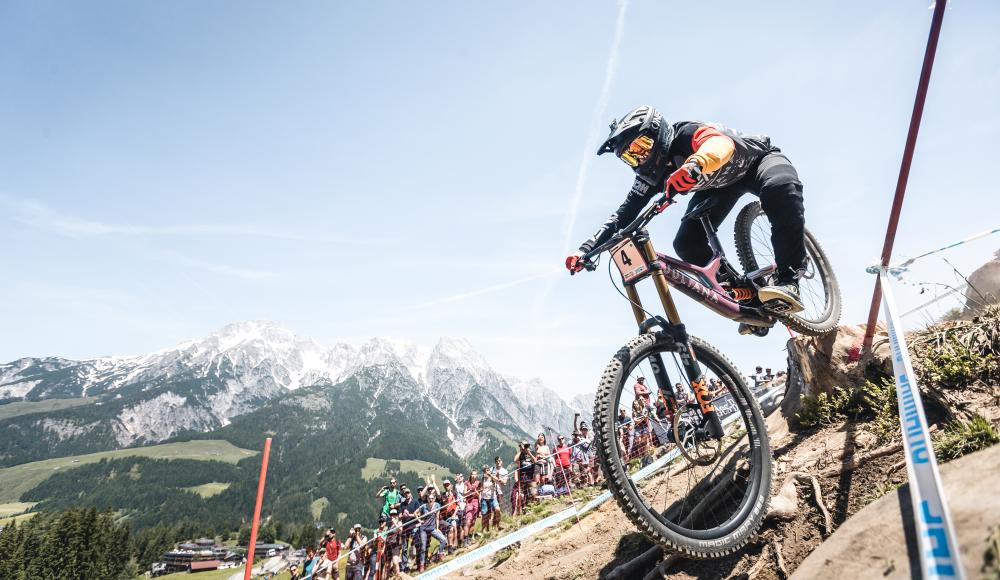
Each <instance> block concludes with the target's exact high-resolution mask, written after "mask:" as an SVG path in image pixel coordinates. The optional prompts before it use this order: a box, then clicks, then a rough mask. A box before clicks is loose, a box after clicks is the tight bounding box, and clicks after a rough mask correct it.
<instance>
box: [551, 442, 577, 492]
mask: <svg viewBox="0 0 1000 580" xmlns="http://www.w3.org/2000/svg"><path fill="white" fill-rule="evenodd" d="M556 441H557V442H558V443H557V444H556V448H555V462H556V473H555V476H556V477H555V480H556V493H569V474H570V470H571V469H572V464H571V463H570V455H571V454H572V452H573V450H572V449H570V448H569V445H566V438H565V437H563V436H562V435H560V436H559V437H558V438H557V439H556Z"/></svg>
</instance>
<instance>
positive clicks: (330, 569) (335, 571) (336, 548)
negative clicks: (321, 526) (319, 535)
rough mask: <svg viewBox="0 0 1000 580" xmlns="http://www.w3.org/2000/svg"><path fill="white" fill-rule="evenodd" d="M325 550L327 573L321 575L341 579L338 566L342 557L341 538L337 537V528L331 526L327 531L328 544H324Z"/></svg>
mask: <svg viewBox="0 0 1000 580" xmlns="http://www.w3.org/2000/svg"><path fill="white" fill-rule="evenodd" d="M324 550H325V556H324V558H325V566H326V574H324V575H322V576H319V577H320V578H331V579H332V580H340V569H339V568H337V560H339V559H340V540H338V539H337V530H335V529H333V528H330V529H328V530H327V531H326V545H325V546H324ZM320 571H322V569H321V570H320Z"/></svg>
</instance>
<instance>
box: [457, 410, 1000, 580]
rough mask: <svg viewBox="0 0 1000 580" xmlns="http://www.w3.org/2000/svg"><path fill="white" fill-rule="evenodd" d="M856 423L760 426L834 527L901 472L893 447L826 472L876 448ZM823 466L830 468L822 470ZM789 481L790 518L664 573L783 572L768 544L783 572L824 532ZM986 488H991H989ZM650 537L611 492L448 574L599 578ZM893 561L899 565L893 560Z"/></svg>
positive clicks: (782, 470) (777, 421)
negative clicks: (816, 486)
mask: <svg viewBox="0 0 1000 580" xmlns="http://www.w3.org/2000/svg"><path fill="white" fill-rule="evenodd" d="M864 427H865V424H864V423H860V424H855V423H847V424H844V425H840V426H836V427H830V428H826V429H823V430H820V431H816V432H810V433H807V434H802V433H790V432H789V430H788V425H787V423H786V422H785V420H784V419H783V418H782V416H781V414H780V413H777V412H776V413H774V414H773V415H772V416H771V417H770V418H769V419H768V431H769V433H770V434H771V446H772V450H773V452H774V458H775V467H776V476H775V486H774V489H775V492H777V490H778V489H779V488H780V487H781V484H782V482H783V481H784V480H785V478H786V475H787V474H789V473H792V472H806V473H809V474H816V475H817V476H818V481H819V483H820V486H821V489H822V494H823V502H824V505H825V506H826V508H827V510H829V513H830V515H831V517H832V520H833V525H834V528H835V529H836V528H838V527H840V525H841V524H843V523H844V522H845V521H847V519H848V518H849V517H850V516H852V515H854V514H855V513H857V512H858V511H860V510H861V509H862V508H864V507H865V506H867V505H868V504H870V503H872V502H874V501H875V500H876V499H878V498H880V497H882V496H884V495H886V494H887V493H889V492H893V491H895V489H896V488H897V487H898V486H899V485H901V484H902V483H903V482H904V481H905V479H906V469H905V467H904V465H903V462H902V461H903V455H902V452H901V451H898V450H897V451H895V452H893V453H890V454H887V455H884V456H882V457H879V458H877V459H873V460H871V461H867V462H864V463H863V464H862V465H860V466H859V467H858V468H857V469H854V470H848V471H846V472H844V473H842V474H841V473H836V474H833V473H832V472H835V471H839V470H840V468H841V466H842V465H846V464H849V463H850V462H851V461H852V460H854V459H856V458H857V457H858V456H861V455H864V454H867V453H870V452H872V451H873V450H875V449H876V448H878V449H884V447H882V446H880V445H879V444H877V442H876V441H875V438H874V436H873V435H871V434H870V433H868V432H867V431H865V429H864ZM992 457H995V458H1000V447H998V448H996V455H992V456H991V458H992ZM992 467H994V469H993V473H1000V472H998V471H997V470H996V469H995V467H996V462H995V461H994V464H993V465H992ZM823 472H829V473H830V474H829V475H825V476H824V475H822V474H823ZM985 481H988V478H980V484H981V485H984V483H983V482H985ZM797 486H798V503H797V510H796V511H795V512H794V518H793V519H791V520H790V521H776V520H769V521H767V522H765V525H764V527H763V528H762V530H761V531H760V533H759V534H758V535H757V537H756V538H755V539H754V540H753V541H752V542H751V543H750V544H749V545H748V546H747V547H745V548H744V549H743V550H741V551H739V552H738V553H736V554H734V555H731V556H729V557H727V558H723V559H718V560H711V561H708V560H701V561H699V560H683V559H682V560H679V561H677V562H676V563H674V564H673V565H671V567H670V568H669V570H668V573H667V576H666V577H668V578H679V579H683V578H701V579H714V578H741V577H742V578H745V577H747V574H748V572H750V569H751V567H754V564H758V562H759V561H760V560H761V559H762V558H763V559H765V561H763V562H759V565H758V566H757V567H756V568H755V570H754V571H753V577H754V578H755V579H762V580H771V579H774V580H779V579H780V580H784V578H785V576H784V574H782V573H781V572H780V571H779V567H778V565H777V557H776V550H780V557H781V560H782V562H783V565H784V567H785V569H786V570H787V572H788V573H789V574H791V573H793V572H795V570H796V569H797V568H799V566H800V565H802V563H803V561H804V560H806V558H807V556H809V555H810V553H812V552H813V551H814V550H816V549H817V547H818V546H819V545H820V544H821V543H822V542H823V540H824V539H825V537H824V536H825V533H824V521H823V517H822V515H821V514H820V511H819V510H818V509H817V506H816V504H815V501H814V498H813V497H812V488H811V486H809V485H802V484H797ZM989 490H990V492H992V488H989ZM984 493H985V492H984ZM885 502H889V500H885ZM885 517H886V518H892V517H895V520H889V519H887V521H895V522H898V521H899V516H898V514H896V515H895V516H893V515H886V516H885ZM887 527H892V528H894V529H897V530H898V529H899V526H898V525H896V526H893V525H889V524H887ZM650 545H651V544H650V543H649V542H648V540H646V538H645V537H644V536H642V535H640V534H638V533H637V532H636V531H635V528H634V527H633V526H632V525H631V524H630V523H629V521H628V520H627V519H626V518H625V516H624V515H623V514H622V512H621V511H620V510H619V508H618V506H617V504H615V503H614V501H613V500H612V501H609V502H607V503H605V504H604V505H603V506H601V507H600V508H599V509H597V510H595V511H594V512H593V513H591V514H589V515H587V516H586V517H584V518H583V519H582V520H581V522H580V523H579V524H575V525H572V526H570V527H562V528H560V527H557V528H555V529H553V530H550V531H548V532H546V533H543V534H539V535H537V536H535V537H533V538H531V539H528V540H526V541H525V542H523V543H522V544H521V545H520V546H518V547H516V549H514V550H513V553H510V552H507V553H506V554H503V557H500V558H492V559H490V558H488V559H486V560H483V561H481V562H479V563H478V564H476V565H473V566H471V567H468V568H466V569H465V570H462V571H460V572H457V573H455V574H453V575H451V576H450V577H452V578H459V577H465V578H544V579H578V578H604V577H606V576H607V575H608V573H609V572H611V571H612V570H613V569H614V568H615V567H616V566H618V565H619V564H621V563H623V562H625V561H627V560H629V559H631V558H632V557H634V556H636V555H638V554H640V553H642V552H643V551H645V550H646V549H647V548H649V547H650ZM903 553H904V554H905V552H903ZM846 557H849V554H841V555H839V556H837V557H836V558H834V559H833V561H834V562H836V560H837V559H840V558H846ZM504 558H505V559H504ZM893 558H898V556H893ZM980 561H981V560H980ZM873 566H875V564H873ZM878 566H881V567H880V568H879V569H878V570H877V573H878V575H881V574H882V573H883V572H884V571H885V569H886V566H884V565H881V564H879V565H878ZM878 566H876V567H878ZM896 566H897V568H900V569H902V567H901V566H900V564H899V563H898V562H897V564H896ZM800 576H801V575H799V576H796V577H800ZM638 577H641V575H639V576H638ZM805 577H811V576H805ZM831 577H833V576H831ZM899 577H902V576H899Z"/></svg>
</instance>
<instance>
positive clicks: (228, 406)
mask: <svg viewBox="0 0 1000 580" xmlns="http://www.w3.org/2000/svg"><path fill="white" fill-rule="evenodd" d="M357 376H363V377H364V380H362V381H361V383H362V384H363V385H365V388H366V389H368V391H367V396H368V397H370V399H371V401H372V402H373V405H374V401H376V400H378V399H379V398H380V397H385V396H391V397H396V398H399V399H400V400H401V401H408V400H409V401H414V400H420V401H426V402H427V403H428V404H430V405H431V406H433V407H434V408H436V409H437V410H439V411H440V412H441V414H443V415H444V416H445V417H447V418H448V420H449V422H450V425H449V426H448V427H449V429H448V431H447V433H448V437H449V439H450V443H451V447H452V450H453V451H455V452H456V453H457V454H458V455H459V456H462V457H469V456H471V455H472V454H474V453H476V452H477V451H479V450H480V448H481V447H482V446H483V444H484V443H485V441H486V439H487V437H486V435H485V434H484V433H482V432H481V429H480V427H481V425H483V424H484V422H486V423H489V422H492V423H495V424H500V425H504V426H507V427H510V428H513V429H514V431H511V432H508V433H507V435H508V436H509V435H510V434H511V433H513V432H521V433H520V435H522V436H523V435H525V434H531V435H532V436H533V435H534V434H536V433H538V432H541V431H546V430H548V431H549V432H552V431H557V432H562V433H568V432H570V431H571V430H572V421H573V414H574V413H575V412H577V411H579V412H581V413H583V414H584V416H585V417H589V409H588V408H582V409H581V408H577V407H576V406H575V405H574V404H573V403H570V402H567V401H565V400H563V399H562V398H561V397H559V395H558V394H556V393H555V392H553V391H551V390H550V389H547V388H546V387H545V386H544V385H543V384H542V383H541V382H540V381H538V380H537V379H535V380H530V381H521V380H518V379H515V378H511V377H505V376H503V375H501V374H500V373H498V372H497V371H495V370H494V369H493V368H492V367H491V366H490V364H489V363H488V362H487V361H486V360H485V358H483V357H482V356H481V355H480V354H479V353H478V352H476V351H475V349H474V348H473V347H472V345H471V344H469V342H468V341H465V340H462V339H454V338H442V339H440V340H439V341H438V342H437V344H436V345H434V347H432V348H426V347H424V346H422V345H417V344H413V343H409V342H405V341H400V340H394V339H388V338H373V339H371V340H369V341H367V342H365V343H363V344H360V345H357V346H355V345H351V344H346V343H338V344H335V345H333V346H332V347H326V346H323V345H321V344H319V343H318V342H316V341H315V340H313V339H310V338H304V337H301V336H298V335H296V334H295V333H294V332H292V331H291V330H289V329H287V328H284V327H282V326H279V325H277V324H274V323H270V322H262V321H252V322H241V323H236V324H231V325H228V326H226V327H224V328H222V329H220V330H219V331H217V332H215V333H212V334H210V335H209V336H207V337H204V338H200V339H195V340H189V341H186V342H183V343H181V344H179V345H177V346H176V347H173V348H168V349H164V350H160V351H156V352H152V353H148V354H144V355H138V356H128V357H104V358H98V359H91V360H83V361H74V360H69V359H64V358H58V357H48V358H23V359H19V360H17V361H13V362H11V363H8V364H4V365H0V404H2V403H3V402H5V401H6V402H9V401H13V400H44V399H50V398H75V397H83V396H87V397H99V398H100V401H101V402H100V403H98V405H101V406H102V408H101V410H100V411H96V410H95V409H94V408H89V409H87V410H81V409H73V410H68V411H61V412H57V413H53V414H50V415H49V414H47V415H45V416H33V417H28V418H25V417H20V418H18V419H19V421H17V422H16V428H15V430H16V431H17V432H18V434H19V435H20V436H22V437H23V436H32V435H35V436H41V437H47V438H51V439H52V440H54V442H55V443H60V442H65V441H66V440H68V439H73V438H79V437H84V438H86V437H88V436H90V437H97V435H98V434H100V436H99V439H100V440H101V442H102V443H101V444H100V445H96V447H102V446H104V447H109V448H114V447H126V446H130V445H136V444H148V443H155V442H158V441H163V440H165V439H169V438H171V437H174V436H176V435H178V434H180V433H184V432H188V431H196V432H205V431H211V430H213V429H217V428H220V427H223V426H225V425H227V424H229V423H230V422H231V421H232V420H233V419H234V418H235V417H238V416H241V415H243V414H246V413H248V412H251V411H254V410H256V409H258V408H261V407H262V406H263V405H264V404H266V403H267V402H269V401H273V400H276V399H280V398H282V397H287V396H289V395H290V393H292V392H295V391H297V390H299V389H301V388H303V387H307V386H316V385H329V386H330V388H336V385H338V384H340V383H342V382H344V381H345V380H347V379H349V378H351V377H357ZM5 423H10V422H2V421H0V433H2V432H3V431H4V430H8V431H9V430H10V428H12V427H15V426H13V425H10V424H5ZM470 428H471V429H470ZM4 455H10V453H4V450H0V458H2V457H3V456H4Z"/></svg>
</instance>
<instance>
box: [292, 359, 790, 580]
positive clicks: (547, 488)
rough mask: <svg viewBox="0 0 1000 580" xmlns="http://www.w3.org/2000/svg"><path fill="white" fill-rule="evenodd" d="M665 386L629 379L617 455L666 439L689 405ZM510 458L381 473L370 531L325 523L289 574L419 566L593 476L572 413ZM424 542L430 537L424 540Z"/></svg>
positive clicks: (644, 452)
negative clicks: (413, 482) (401, 476)
mask: <svg viewBox="0 0 1000 580" xmlns="http://www.w3.org/2000/svg"><path fill="white" fill-rule="evenodd" d="M783 374H784V373H783V372H779V373H778V375H773V374H771V369H767V372H766V373H765V372H764V371H763V370H762V369H761V367H757V369H756V372H755V373H754V374H753V375H751V379H752V381H753V385H754V391H755V392H758V393H759V392H761V391H763V390H766V389H767V388H769V387H770V385H771V384H772V382H773V381H774V380H775V379H776V378H777V377H780V376H782V375H783ZM706 386H707V387H708V391H709V393H710V394H711V395H712V397H713V399H715V403H716V405H717V408H719V409H720V410H721V412H723V414H726V413H728V412H732V411H735V408H733V410H732V411H729V410H728V407H727V401H726V397H729V398H730V399H731V396H730V395H729V394H728V390H727V389H726V387H725V385H724V384H723V383H722V382H721V381H719V380H718V379H710V380H709V382H708V384H707V385H706ZM674 388H675V392H676V393H677V394H678V396H679V400H677V401H676V402H671V403H668V402H667V400H666V399H665V398H664V397H663V396H662V395H660V394H659V393H657V395H656V396H654V395H653V392H652V391H651V389H650V387H649V386H648V385H647V384H646V380H645V378H644V377H639V378H638V379H637V380H636V382H635V384H634V385H633V387H632V393H633V396H634V397H633V399H632V404H631V413H629V410H628V409H627V408H626V407H627V406H628V405H623V406H622V407H621V408H620V409H619V413H618V416H617V418H616V422H615V427H616V429H617V432H618V446H619V449H618V450H619V453H620V455H621V456H622V457H623V458H625V460H626V461H632V460H636V459H638V460H640V461H641V463H642V464H643V465H646V464H648V463H649V462H650V461H652V457H653V454H654V452H655V450H656V449H658V448H662V447H663V444H666V443H667V442H668V441H672V437H673V435H672V424H673V420H674V414H675V413H683V412H685V409H688V408H695V407H697V402H696V400H695V397H694V394H693V392H692V391H691V390H690V389H689V388H687V387H685V386H683V385H681V383H677V384H676V385H675V387H674ZM729 402H732V401H731V400H730V401H729ZM512 459H513V464H512V465H511V469H509V470H508V469H507V467H505V466H504V461H503V458H501V457H500V456H497V457H495V458H494V460H493V464H492V465H483V466H482V469H481V470H477V469H472V470H471V471H470V472H469V475H468V477H467V478H466V476H465V475H464V474H461V473H460V474H458V475H456V476H455V477H454V481H451V480H450V479H445V480H443V481H442V482H441V484H440V486H439V485H438V484H437V482H436V478H434V477H433V476H430V477H428V478H426V480H425V481H424V482H423V483H424V484H423V485H422V486H420V487H417V488H416V489H415V490H412V489H410V488H409V487H408V486H407V485H405V484H403V485H399V483H398V482H397V481H396V479H395V478H392V479H390V480H389V482H388V484H387V485H384V486H382V488H381V489H379V491H378V492H377V493H376V499H378V500H379V501H380V504H379V511H378V514H379V517H378V522H379V523H378V529H376V530H375V531H374V533H373V534H372V537H371V538H369V537H367V536H366V535H365V532H364V530H363V529H362V527H361V525H360V524H356V525H354V527H352V528H351V530H350V531H349V535H348V538H347V540H346V541H344V542H343V543H342V542H341V541H340V540H338V538H337V533H336V531H335V530H333V529H332V528H331V529H329V530H327V531H326V532H325V535H324V538H323V540H322V541H321V542H320V544H319V549H318V550H317V549H315V548H314V547H312V546H310V547H308V548H307V554H306V560H305V562H304V563H303V564H302V569H301V570H299V569H296V571H295V573H293V580H313V579H314V578H315V579H337V580H339V570H338V567H337V562H338V560H339V559H341V557H342V556H341V551H342V550H345V551H346V556H345V557H346V560H347V562H346V569H345V575H346V579H345V580H384V579H387V578H392V577H397V576H398V575H399V573H400V572H418V573H419V572H423V571H424V570H425V569H426V567H427V565H428V564H429V563H434V562H440V561H442V560H443V559H444V558H446V557H447V556H448V555H451V554H454V552H455V551H456V550H457V549H459V548H463V547H466V546H468V545H469V544H470V543H471V542H473V541H474V540H476V539H477V538H478V537H480V536H481V535H482V534H484V533H486V532H489V531H490V530H496V531H499V530H501V529H502V525H501V515H502V512H503V510H504V509H507V510H509V513H510V514H511V515H513V516H519V515H522V514H523V513H524V512H525V508H526V507H528V506H530V505H532V504H535V503H538V502H542V501H546V500H548V499H551V498H556V497H560V496H564V495H567V494H571V493H572V492H573V489H574V488H579V487H588V486H594V485H599V484H600V483H601V482H602V481H601V478H602V472H601V470H600V469H599V468H598V465H597V457H596V449H595V448H594V440H593V436H592V434H591V431H590V426H589V425H587V422H586V421H580V415H579V414H577V415H576V416H575V417H574V419H573V432H572V434H571V439H570V440H569V441H567V440H566V437H565V436H564V435H561V434H558V435H556V437H555V445H554V446H553V445H550V444H549V440H548V438H547V436H546V434H545V433H539V434H538V437H537V438H536V439H535V441H534V444H533V445H532V443H530V442H529V441H520V442H519V443H518V446H517V450H516V452H515V454H514V457H513V458H512ZM502 506H503V507H502ZM477 520H478V522H479V526H478V528H477V526H476V522H477ZM432 541H433V542H436V544H437V545H436V548H434V549H432V548H431V543H432Z"/></svg>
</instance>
